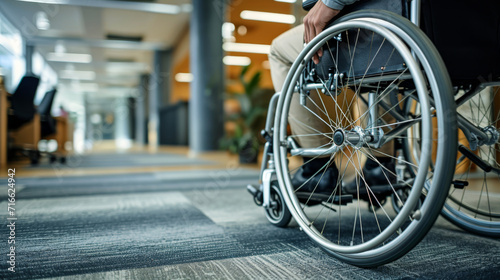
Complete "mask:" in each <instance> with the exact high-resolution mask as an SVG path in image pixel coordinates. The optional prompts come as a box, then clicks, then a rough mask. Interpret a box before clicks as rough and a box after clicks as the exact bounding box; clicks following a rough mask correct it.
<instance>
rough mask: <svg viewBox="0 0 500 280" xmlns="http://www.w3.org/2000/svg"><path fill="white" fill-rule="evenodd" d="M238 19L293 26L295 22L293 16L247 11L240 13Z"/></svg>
mask: <svg viewBox="0 0 500 280" xmlns="http://www.w3.org/2000/svg"><path fill="white" fill-rule="evenodd" d="M240 17H241V18H242V19H247V20H258V21H267V22H278V23H288V24H294V23H295V20H296V19H295V16H294V15H287V14H278V13H268V12H258V11H249V10H244V11H242V12H241V13H240Z"/></svg>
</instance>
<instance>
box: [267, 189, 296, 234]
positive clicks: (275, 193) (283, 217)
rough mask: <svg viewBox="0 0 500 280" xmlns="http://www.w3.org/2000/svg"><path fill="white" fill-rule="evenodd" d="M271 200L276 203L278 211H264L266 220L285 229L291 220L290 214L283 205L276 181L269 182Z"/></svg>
mask: <svg viewBox="0 0 500 280" xmlns="http://www.w3.org/2000/svg"><path fill="white" fill-rule="evenodd" d="M271 200H272V201H273V202H276V203H277V207H278V209H277V210H273V209H264V211H265V213H266V217H267V220H268V221H269V222H270V223H271V224H273V225H275V226H277V227H281V228H284V227H287V226H288V224H289V223H290V220H291V219H292V214H291V213H290V210H288V207H287V206H286V204H285V201H284V199H283V195H282V194H281V190H280V188H279V186H278V182H276V181H272V182H271Z"/></svg>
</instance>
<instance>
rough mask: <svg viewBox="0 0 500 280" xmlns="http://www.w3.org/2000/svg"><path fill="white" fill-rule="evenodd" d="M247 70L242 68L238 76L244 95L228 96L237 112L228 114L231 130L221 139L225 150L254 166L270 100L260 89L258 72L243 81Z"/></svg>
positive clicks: (246, 67)
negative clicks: (235, 104)
mask: <svg viewBox="0 0 500 280" xmlns="http://www.w3.org/2000/svg"><path fill="white" fill-rule="evenodd" d="M249 69H250V66H244V67H243V68H242V70H241V72H240V75H239V81H240V82H241V84H242V86H243V92H236V93H230V94H229V95H228V97H227V98H228V99H233V100H235V101H236V102H235V103H237V104H238V107H239V108H238V109H237V110H233V111H231V112H229V113H228V115H227V121H228V122H230V123H231V127H232V128H233V129H232V131H231V132H229V133H228V135H227V136H226V138H225V139H224V146H225V148H227V149H228V150H229V151H230V152H232V153H237V154H239V157H240V162H241V163H256V162H257V156H258V153H259V147H260V144H261V142H262V138H261V137H260V136H259V135H260V130H262V129H263V128H264V125H265V117H266V111H267V105H268V103H269V100H270V98H271V95H272V94H270V93H269V92H268V91H266V90H262V89H260V88H259V83H260V80H261V72H260V71H257V72H255V73H254V74H253V75H251V76H250V78H249V79H247V78H246V74H247V73H248V70H249Z"/></svg>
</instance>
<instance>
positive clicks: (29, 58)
mask: <svg viewBox="0 0 500 280" xmlns="http://www.w3.org/2000/svg"><path fill="white" fill-rule="evenodd" d="M34 51H35V47H34V46H33V45H30V44H25V45H24V58H25V62H26V74H33V53H34Z"/></svg>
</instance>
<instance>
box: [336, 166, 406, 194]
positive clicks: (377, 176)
mask: <svg viewBox="0 0 500 280" xmlns="http://www.w3.org/2000/svg"><path fill="white" fill-rule="evenodd" d="M376 160H377V161H374V160H372V159H370V158H369V159H367V160H366V163H365V166H363V170H362V173H361V174H363V178H364V180H363V179H362V178H360V177H359V175H357V176H356V177H357V178H355V179H354V180H352V181H351V182H349V183H347V184H345V185H344V186H343V187H342V191H343V192H344V193H348V194H352V195H357V194H358V184H359V194H360V197H361V198H363V199H368V192H367V190H366V185H365V182H366V184H368V186H369V187H370V190H371V192H373V193H374V194H375V195H376V196H377V197H378V196H379V195H380V196H384V195H386V194H387V193H388V192H390V191H392V188H391V184H395V183H397V177H396V165H395V163H394V160H392V158H382V157H380V158H376ZM356 180H357V181H358V182H356Z"/></svg>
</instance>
